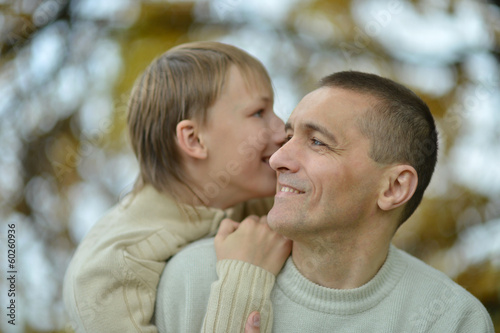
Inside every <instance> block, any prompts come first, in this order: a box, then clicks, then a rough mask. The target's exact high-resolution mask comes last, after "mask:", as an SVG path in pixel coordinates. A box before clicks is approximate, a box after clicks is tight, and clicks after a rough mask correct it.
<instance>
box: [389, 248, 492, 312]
mask: <svg viewBox="0 0 500 333" xmlns="http://www.w3.org/2000/svg"><path fill="white" fill-rule="evenodd" d="M397 252H398V253H399V255H400V257H401V258H402V259H403V260H404V261H405V262H406V263H407V270H406V273H405V274H404V277H403V281H402V283H403V284H404V286H405V288H404V289H405V291H404V292H405V293H406V294H407V296H413V297H412V298H413V300H415V301H417V300H419V301H420V302H419V303H420V306H421V307H422V309H420V312H426V311H438V310H439V309H443V310H444V309H447V310H446V311H450V310H451V309H455V310H456V311H457V312H459V313H462V314H463V313H470V312H478V313H481V315H484V316H488V313H487V311H486V309H485V307H484V306H483V304H482V303H481V302H480V301H479V300H478V299H477V298H476V297H475V296H474V295H472V294H471V293H470V292H469V291H467V290H466V289H464V288H463V287H462V286H460V285H459V284H458V283H456V282H455V281H453V280H452V279H451V278H450V277H448V276H447V275H446V274H444V273H443V272H441V271H439V270H437V269H435V268H433V267H431V266H430V265H428V264H426V263H424V262H423V261H421V260H420V259H418V258H416V257H414V256H412V255H410V254H408V253H406V252H404V251H402V250H399V249H398V250H397ZM410 302H411V301H410Z"/></svg>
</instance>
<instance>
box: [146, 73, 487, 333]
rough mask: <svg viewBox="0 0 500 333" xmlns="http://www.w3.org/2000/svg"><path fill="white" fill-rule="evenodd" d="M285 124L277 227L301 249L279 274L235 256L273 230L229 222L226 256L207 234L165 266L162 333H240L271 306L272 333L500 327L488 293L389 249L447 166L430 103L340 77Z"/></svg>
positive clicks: (267, 324)
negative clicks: (441, 160)
mask: <svg viewBox="0 0 500 333" xmlns="http://www.w3.org/2000/svg"><path fill="white" fill-rule="evenodd" d="M286 132H287V140H288V141H287V143H286V144H285V145H284V146H283V147H281V148H280V149H279V150H278V151H277V152H276V153H275V154H274V155H273V156H272V157H271V160H270V164H271V167H272V168H273V169H274V170H276V172H277V174H278V184H277V194H276V196H275V202H274V206H273V208H272V209H271V211H270V212H269V214H268V217H267V222H268V225H269V227H270V228H271V229H272V230H274V231H275V232H278V233H279V234H281V235H283V236H285V237H287V238H289V239H291V240H292V241H293V249H292V255H291V257H290V258H289V259H288V260H287V261H286V263H285V265H284V267H283V269H282V270H281V272H280V273H279V274H278V275H277V278H276V281H274V279H273V277H274V276H273V274H272V273H271V272H272V271H276V267H273V268H270V267H269V266H266V265H261V264H260V259H259V260H255V258H256V257H259V256H258V255H257V256H256V255H255V254H254V253H253V254H252V255H251V256H249V257H250V259H247V258H244V257H242V256H241V254H240V252H239V251H238V250H237V249H238V248H241V247H242V248H245V249H246V248H247V244H248V243H252V242H255V240H254V238H253V236H252V235H255V234H259V233H260V232H256V231H255V230H264V229H265V227H266V226H265V225H264V224H263V223H255V222H254V223H251V222H249V219H247V220H246V221H244V222H242V224H241V226H239V227H236V226H235V224H234V222H232V221H228V220H226V221H224V222H223V224H222V225H221V228H220V230H219V233H218V235H217V237H216V239H215V250H216V254H215V252H214V246H213V241H212V240H204V241H200V242H198V243H195V244H193V245H192V246H190V247H189V248H187V249H186V250H184V251H182V252H181V253H179V254H178V255H177V256H176V257H174V258H173V259H172V260H171V262H170V263H169V264H168V265H167V267H166V269H165V270H164V274H163V277H162V281H161V282H160V289H159V293H158V302H157V312H156V322H157V325H158V327H159V330H160V332H161V331H167V330H172V331H175V332H191V331H193V332H194V331H199V330H200V329H203V330H204V331H218V332H219V331H220V332H223V331H227V332H233V331H241V330H242V329H243V327H244V326H245V323H246V322H247V317H248V315H249V314H250V313H251V312H252V311H254V310H259V309H260V313H261V317H262V318H261V321H260V328H261V330H262V331H263V332H270V331H272V332H349V333H351V332H367V331H372V332H398V333H401V332H439V333H442V332H491V333H493V332H494V330H493V325H492V322H491V318H490V317H489V315H488V313H487V312H486V310H485V308H484V307H483V306H482V304H481V303H480V302H479V301H478V300H477V299H476V298H474V297H473V296H472V295H471V294H469V293H468V292H467V291H465V290H464V289H463V288H461V287H460V286H458V285H457V284H455V283H454V282H453V281H452V280H450V279H449V278H448V277H446V276H445V275H444V274H442V273H440V272H438V271H437V270H435V269H433V268H431V267H429V266H427V265H426V264H424V263H423V262H421V261H419V260H418V259H416V258H413V257H411V256H410V255H408V254H406V253H404V252H402V251H400V250H398V249H396V248H395V247H394V246H392V245H391V240H392V237H393V235H394V234H395V232H396V230H397V229H398V227H399V226H400V225H401V223H403V222H404V221H406V220H407V219H408V217H410V215H411V214H412V213H413V212H414V210H415V209H416V208H417V206H418V205H419V203H420V201H421V199H422V196H423V193H424V191H425V189H426V187H427V185H428V184H429V182H430V179H431V176H432V173H433V171H434V167H435V164H436V160H437V133H436V128H435V124H434V120H433V118H432V115H431V113H430V111H429V109H428V107H427V105H425V103H424V102H423V101H422V100H421V99H420V98H418V97H417V96H416V95H415V94H414V93H413V92H411V91H410V90H408V89H407V88H405V87H403V86H401V85H399V84H397V83H395V82H393V81H391V80H388V79H384V78H381V77H379V76H376V75H372V74H365V73H359V72H340V73H336V74H333V75H330V76H328V77H325V78H324V79H323V80H322V81H321V87H320V88H318V89H317V90H315V91H313V92H311V93H310V94H308V95H307V96H306V97H304V98H303V99H302V101H301V102H300V103H299V104H298V106H297V107H296V109H295V110H294V111H293V113H292V115H291V116H290V119H289V120H288V122H287V124H286ZM235 229H236V231H235ZM259 248H261V245H259V246H255V248H254V249H253V250H252V251H254V252H256V253H259ZM247 252H249V251H247ZM250 252H251V251H250ZM262 252H263V251H262ZM260 255H261V254H260ZM216 258H217V259H218V262H217V266H216V265H215V261H216ZM235 259H236V260H235ZM245 261H247V262H245ZM280 264H281V263H279V262H278V263H277V264H276V265H277V266H278V265H280ZM258 266H261V267H264V268H265V269H262V268H259V267H258ZM215 268H217V271H216V270H215ZM278 270H279V268H278ZM217 275H218V280H217ZM214 281H216V282H214ZM212 282H214V283H213V285H212V294H211V295H210V291H209V288H210V287H209V286H210V285H211V284H212ZM214 295H215V296H214ZM269 300H270V301H271V302H272V304H273V311H274V312H273V313H272V314H271V315H268V316H267V317H264V316H265V315H266V313H265V312H266V309H269V311H271V307H270V302H269ZM207 302H210V304H214V303H218V304H219V306H218V307H213V306H209V307H208V310H207V313H206V318H207V319H206V322H211V323H215V324H214V325H213V326H211V327H207V325H206V324H205V325H203V314H204V312H205V307H206V305H205V304H207ZM214 309H215V310H214ZM242 309H243V310H242ZM262 309H264V310H262ZM252 316H253V315H252ZM252 316H251V317H250V320H251V319H252V318H253V317H252Z"/></svg>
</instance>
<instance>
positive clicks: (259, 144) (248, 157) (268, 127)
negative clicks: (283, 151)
mask: <svg viewBox="0 0 500 333" xmlns="http://www.w3.org/2000/svg"><path fill="white" fill-rule="evenodd" d="M266 86H267V85H265V84H258V82H257V84H249V85H247V84H246V83H245V81H244V79H243V77H242V75H241V72H240V70H239V69H238V68H237V67H235V66H232V67H231V68H230V70H229V73H228V77H227V79H226V82H225V84H224V87H223V90H222V91H221V94H220V96H219V98H218V99H217V101H216V102H215V104H214V105H213V106H212V107H211V108H210V109H209V111H208V114H209V118H208V124H207V126H206V127H205V129H204V131H205V133H204V136H203V138H204V140H205V143H206V144H207V147H208V159H209V163H210V171H209V174H210V180H211V182H212V183H213V184H216V185H217V188H213V192H214V194H217V191H219V194H220V193H222V192H223V193H224V195H225V196H229V197H230V201H233V202H231V203H229V205H232V204H234V203H237V202H241V201H244V200H248V199H251V198H256V197H264V196H272V195H274V193H275V190H276V173H275V172H274V171H273V170H272V169H271V167H270V166H269V158H270V157H271V155H272V154H273V153H275V152H276V151H277V150H278V148H279V147H280V146H281V144H282V143H283V140H284V138H285V132H284V124H283V121H282V120H281V119H279V118H278V117H277V116H276V115H275V114H274V112H273V96H272V91H269V89H267V88H265V87H266ZM212 187H213V186H212ZM207 189H208V191H207V190H206V191H205V192H206V193H204V194H205V195H206V196H210V195H211V193H209V192H211V191H212V189H209V188H208V187H207Z"/></svg>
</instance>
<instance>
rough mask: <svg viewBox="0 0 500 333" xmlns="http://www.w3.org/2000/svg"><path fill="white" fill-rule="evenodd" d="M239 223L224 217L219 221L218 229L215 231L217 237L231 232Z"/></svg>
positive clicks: (223, 236) (222, 236)
mask: <svg viewBox="0 0 500 333" xmlns="http://www.w3.org/2000/svg"><path fill="white" fill-rule="evenodd" d="M238 226H239V223H238V222H235V221H233V220H231V219H224V220H222V222H221V223H220V227H219V231H217V236H216V237H218V238H222V239H224V238H226V237H227V236H228V235H230V234H232V233H233V232H234V231H235V230H236V229H238Z"/></svg>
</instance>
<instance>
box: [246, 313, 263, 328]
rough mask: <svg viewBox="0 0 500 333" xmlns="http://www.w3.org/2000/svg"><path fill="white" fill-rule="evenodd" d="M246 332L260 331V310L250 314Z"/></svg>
mask: <svg viewBox="0 0 500 333" xmlns="http://www.w3.org/2000/svg"><path fill="white" fill-rule="evenodd" d="M245 333H260V314H259V312H258V311H254V312H252V313H251V314H250V315H249V316H248V319H247V323H246V325H245Z"/></svg>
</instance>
